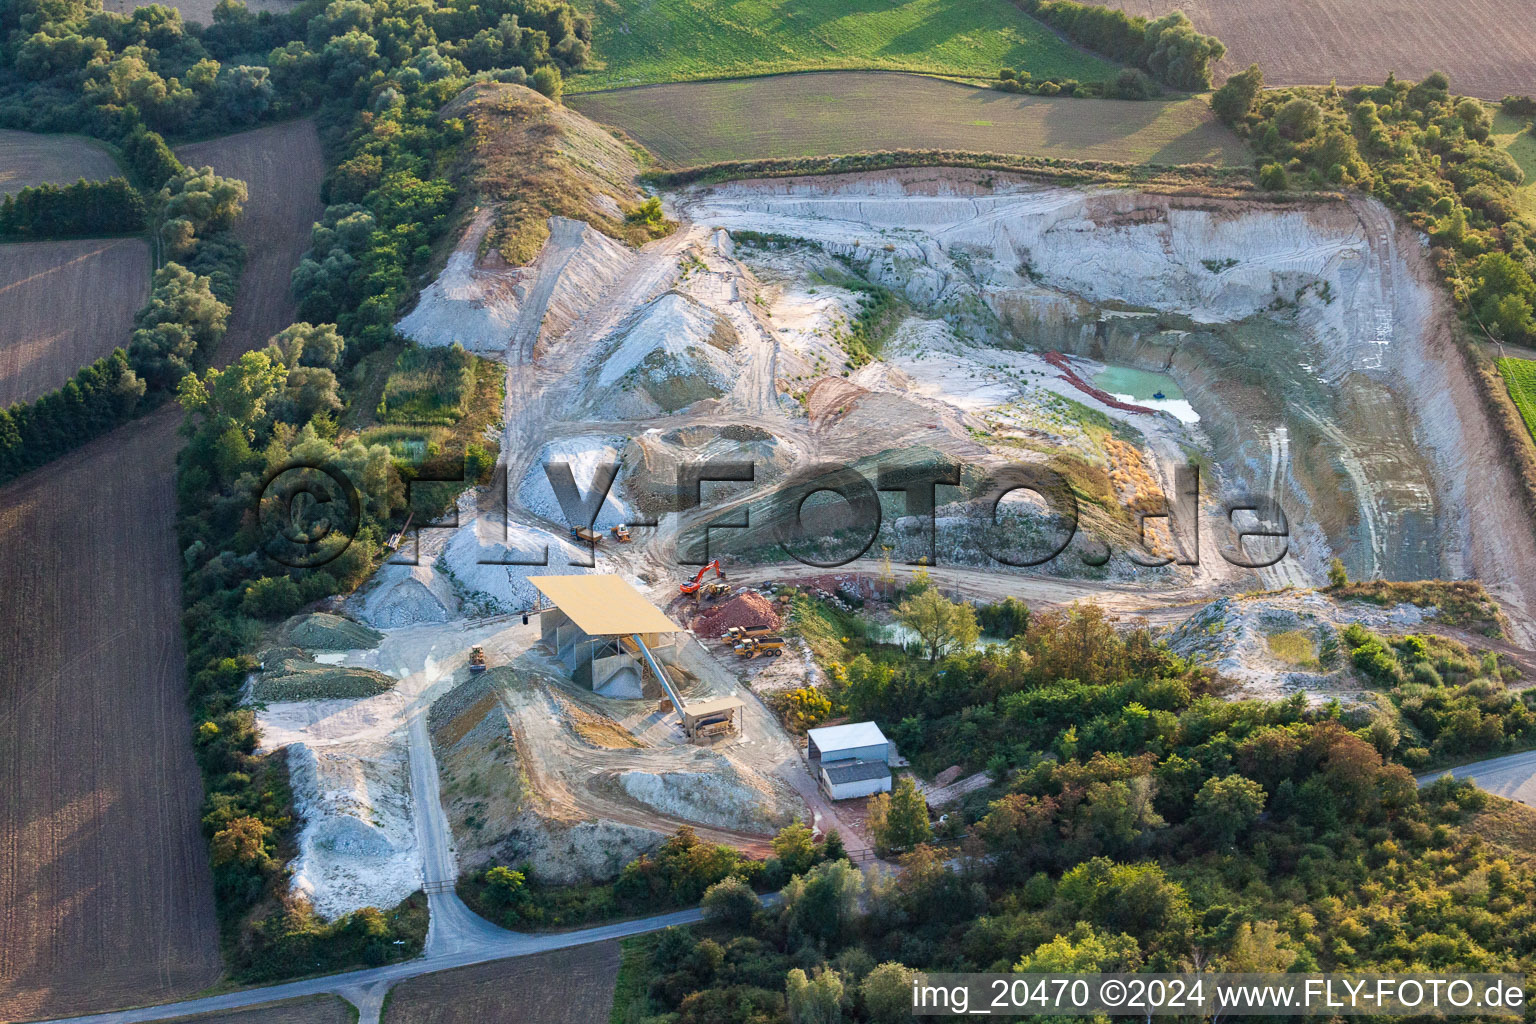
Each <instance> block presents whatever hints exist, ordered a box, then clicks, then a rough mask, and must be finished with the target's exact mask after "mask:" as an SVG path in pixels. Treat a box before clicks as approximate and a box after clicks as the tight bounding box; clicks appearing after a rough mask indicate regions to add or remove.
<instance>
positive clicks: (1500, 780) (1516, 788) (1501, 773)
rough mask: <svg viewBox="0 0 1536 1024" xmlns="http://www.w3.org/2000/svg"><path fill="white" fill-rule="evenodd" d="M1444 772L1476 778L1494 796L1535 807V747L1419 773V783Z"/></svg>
mask: <svg viewBox="0 0 1536 1024" xmlns="http://www.w3.org/2000/svg"><path fill="white" fill-rule="evenodd" d="M1447 773H1449V774H1451V775H1454V776H1456V778H1458V779H1467V778H1471V779H1476V780H1477V784H1478V786H1479V787H1480V788H1482V789H1486V790H1487V791H1488V792H1490V793H1492V794H1494V795H1495V796H1502V797H1504V798H1505V799H1508V800H1514V801H1516V802H1517V803H1522V804H1525V805H1526V806H1527V807H1536V750H1527V751H1526V752H1525V753H1523V754H1509V755H1507V756H1505V757H1495V758H1491V759H1489V760H1487V761H1477V762H1474V763H1473V764H1464V765H1462V766H1461V767H1460V768H1447V769H1445V770H1444V771H1438V772H1431V773H1430V774H1428V775H1421V776H1419V785H1421V786H1427V785H1429V784H1430V783H1431V782H1434V781H1435V780H1436V779H1438V778H1440V776H1442V775H1445V774H1447Z"/></svg>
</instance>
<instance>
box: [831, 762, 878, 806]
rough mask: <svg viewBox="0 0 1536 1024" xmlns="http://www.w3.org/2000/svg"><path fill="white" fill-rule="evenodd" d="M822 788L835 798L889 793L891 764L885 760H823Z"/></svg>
mask: <svg viewBox="0 0 1536 1024" xmlns="http://www.w3.org/2000/svg"><path fill="white" fill-rule="evenodd" d="M821 788H822V789H824V790H826V792H827V795H828V796H830V797H831V798H832V799H833V800H852V799H853V798H854V797H860V796H873V795H874V794H876V793H889V792H890V791H891V766H890V765H888V764H886V763H885V762H884V761H832V762H826V761H823V762H822V764H821Z"/></svg>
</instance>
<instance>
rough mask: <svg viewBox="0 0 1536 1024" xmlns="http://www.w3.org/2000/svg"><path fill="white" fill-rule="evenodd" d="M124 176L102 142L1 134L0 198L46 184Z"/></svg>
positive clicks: (30, 134)
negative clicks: (32, 186)
mask: <svg viewBox="0 0 1536 1024" xmlns="http://www.w3.org/2000/svg"><path fill="white" fill-rule="evenodd" d="M122 173H123V172H122V171H121V170H120V169H119V168H118V166H117V161H116V160H114V159H112V154H111V153H108V152H107V150H106V148H105V147H104V146H102V144H101V143H99V142H92V141H91V140H90V139H85V138H81V137H80V136H78V135H42V134H39V133H37V132H15V131H0V195H9V194H10V193H12V192H20V191H21V190H22V189H24V188H26V187H27V186H29V185H41V184H43V183H44V182H52V183H53V184H55V185H71V184H73V183H75V182H77V181H79V180H80V179H81V178H86V179H88V180H91V181H96V180H98V179H101V178H111V177H113V176H115V175H118V174H122Z"/></svg>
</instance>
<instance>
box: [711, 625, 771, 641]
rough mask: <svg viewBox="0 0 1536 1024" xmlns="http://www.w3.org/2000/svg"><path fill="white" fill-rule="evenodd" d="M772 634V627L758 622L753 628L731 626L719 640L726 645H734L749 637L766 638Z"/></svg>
mask: <svg viewBox="0 0 1536 1024" xmlns="http://www.w3.org/2000/svg"><path fill="white" fill-rule="evenodd" d="M772 632H773V627H772V626H770V625H768V624H767V623H765V622H760V623H758V624H757V625H755V626H732V627H731V628H730V629H728V630H726V631H725V634H724V635H723V636H721V637H720V639H721V640H723V641H725V642H726V643H728V644H736V643H740V642H741V641H743V640H745V639H746V638H747V637H749V636H767V635H768V634H769V633H772Z"/></svg>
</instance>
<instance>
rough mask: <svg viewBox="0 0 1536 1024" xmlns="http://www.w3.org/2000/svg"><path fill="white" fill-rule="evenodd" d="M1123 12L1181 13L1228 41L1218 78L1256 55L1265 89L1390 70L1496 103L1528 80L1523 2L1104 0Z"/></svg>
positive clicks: (1535, 37)
mask: <svg viewBox="0 0 1536 1024" xmlns="http://www.w3.org/2000/svg"><path fill="white" fill-rule="evenodd" d="M1107 2H1108V3H1109V5H1110V6H1111V7H1118V8H1120V9H1121V10H1123V11H1128V12H1130V13H1131V14H1144V15H1147V16H1148V17H1157V16H1161V15H1164V14H1167V13H1168V12H1169V11H1175V10H1182V11H1183V12H1184V13H1185V14H1188V15H1189V17H1190V19H1191V20H1193V21H1194V23H1195V27H1196V28H1198V29H1199V30H1200V31H1201V32H1209V33H1211V34H1213V35H1215V36H1216V37H1218V38H1219V39H1220V40H1221V41H1222V42H1223V43H1226V44H1227V55H1226V57H1225V59H1223V60H1222V62H1221V64H1220V66H1219V69H1218V70H1219V71H1220V72H1221V74H1220V75H1219V76H1218V77H1222V76H1224V75H1227V74H1231V73H1232V72H1234V71H1241V70H1242V69H1244V68H1246V67H1247V66H1248V65H1249V64H1250V63H1252V62H1254V61H1257V62H1258V64H1259V66H1260V67H1261V68H1263V69H1264V81H1265V83H1266V84H1268V85H1327V84H1328V82H1330V81H1332V80H1334V79H1337V80H1338V83H1339V84H1340V85H1355V84H1357V83H1360V82H1368V83H1370V84H1373V85H1375V84H1378V83H1380V82H1382V81H1384V80H1385V79H1386V77H1387V73H1388V72H1392V73H1395V74H1396V75H1397V77H1399V78H1411V79H1419V78H1423V77H1424V76H1425V75H1427V74H1428V73H1429V72H1431V71H1444V72H1445V73H1446V74H1448V75H1450V76H1451V87H1452V88H1453V89H1455V90H1456V91H1458V92H1463V93H1467V94H1469V95H1473V96H1481V97H1483V98H1484V99H1490V100H1496V99H1499V98H1500V97H1502V96H1505V95H1508V94H1509V93H1529V92H1530V91H1531V89H1532V87H1533V86H1536V19H1533V18H1532V17H1531V6H1530V3H1529V0H1462V2H1461V3H1455V4H1431V3H1408V4H1405V3H1402V2H1400V0H1295V2H1293V3H1284V4H1281V3H1243V2H1241V0H1107Z"/></svg>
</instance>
